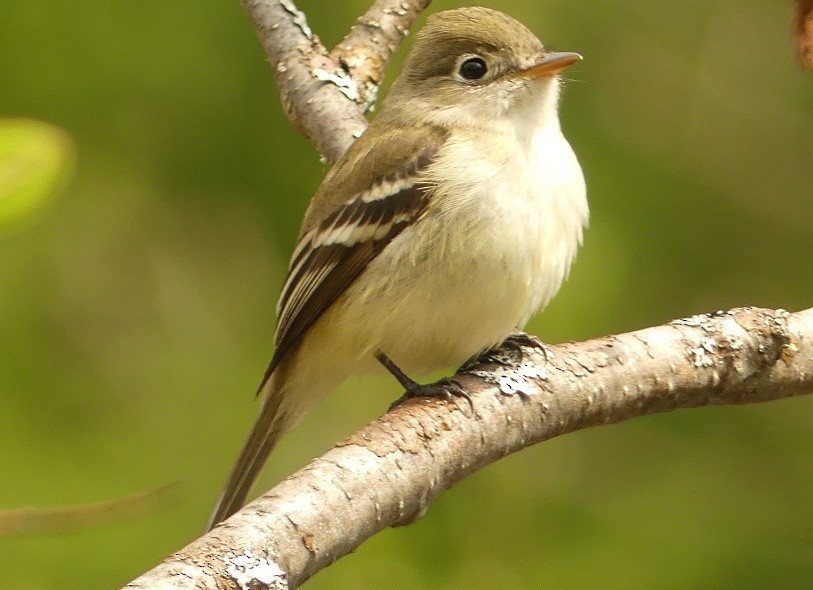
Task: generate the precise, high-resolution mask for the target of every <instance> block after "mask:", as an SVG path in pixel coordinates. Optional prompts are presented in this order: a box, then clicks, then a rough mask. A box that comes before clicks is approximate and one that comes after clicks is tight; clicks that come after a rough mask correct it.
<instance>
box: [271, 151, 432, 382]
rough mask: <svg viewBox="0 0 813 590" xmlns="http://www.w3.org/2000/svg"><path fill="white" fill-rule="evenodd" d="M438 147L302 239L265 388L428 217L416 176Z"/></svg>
mask: <svg viewBox="0 0 813 590" xmlns="http://www.w3.org/2000/svg"><path fill="white" fill-rule="evenodd" d="M435 137H437V136H435ZM362 140H363V137H362V139H360V140H359V141H362ZM440 145H442V141H437V142H428V144H424V145H423V146H421V147H420V148H419V149H417V150H413V151H411V152H407V155H409V158H408V159H407V158H405V161H403V162H401V166H400V167H399V168H398V169H397V170H396V171H389V172H390V173H389V174H387V175H382V176H380V177H378V178H376V179H375V180H374V181H373V182H372V183H371V184H370V185H368V187H366V190H363V191H359V192H357V193H356V194H355V195H353V196H352V197H351V198H350V199H348V200H346V201H345V202H344V203H343V204H341V205H340V206H339V207H338V208H336V209H334V210H333V211H332V212H331V213H329V214H328V215H327V216H325V217H324V219H322V220H321V221H320V222H319V223H318V224H314V226H313V227H312V228H311V229H310V230H309V231H307V232H305V233H304V234H303V235H302V236H301V238H300V243H299V244H298V245H297V248H296V250H295V251H294V255H293V257H292V259H291V266H290V269H289V271H288V278H287V279H286V281H285V285H284V287H283V290H282V295H281V296H280V302H279V306H278V309H279V324H278V326H277V335H276V350H275V351H274V357H273V358H272V359H271V364H270V365H269V367H268V370H267V371H266V374H265V378H264V379H263V385H264V384H265V382H266V381H267V380H268V377H269V376H270V375H271V373H272V372H273V371H274V369H275V368H276V367H277V366H278V365H279V363H280V361H281V360H282V358H283V357H284V356H285V355H286V354H287V353H288V352H290V351H291V350H292V349H293V348H294V347H295V346H296V344H298V343H299V341H300V340H301V338H302V337H303V335H304V334H305V332H306V331H307V330H308V328H310V327H311V326H312V325H313V323H314V322H316V320H317V319H319V317H320V316H321V315H322V313H324V311H325V310H326V309H327V308H328V307H330V305H331V304H333V303H334V302H335V301H336V299H338V298H339V296H340V295H341V294H342V293H343V292H344V291H345V290H346V289H347V287H348V286H349V285H350V284H351V283H352V282H353V281H354V280H355V279H356V278H357V277H358V276H359V275H360V274H361V273H362V272H363V271H364V269H365V268H366V267H367V265H368V264H369V263H370V261H371V260H373V259H374V258H375V257H376V256H377V255H378V254H379V253H380V252H381V251H382V250H383V249H384V248H385V247H386V246H387V245H388V244H389V243H390V242H391V241H392V240H393V239H394V238H395V237H396V236H397V235H398V234H400V233H401V232H402V231H403V230H404V229H406V228H407V227H409V226H410V225H412V224H413V223H415V222H416V221H418V220H419V219H420V218H421V216H422V215H423V214H424V213H425V211H426V209H427V207H428V205H429V194H430V191H431V187H428V186H425V185H422V184H420V183H418V175H419V173H420V172H421V171H422V170H423V169H425V168H426V167H427V166H428V165H429V164H430V163H431V162H432V161H433V159H434V157H435V155H436V154H437V151H438V149H439V148H440ZM323 188H329V187H323ZM320 190H321V189H320ZM260 389H262V385H261V386H260Z"/></svg>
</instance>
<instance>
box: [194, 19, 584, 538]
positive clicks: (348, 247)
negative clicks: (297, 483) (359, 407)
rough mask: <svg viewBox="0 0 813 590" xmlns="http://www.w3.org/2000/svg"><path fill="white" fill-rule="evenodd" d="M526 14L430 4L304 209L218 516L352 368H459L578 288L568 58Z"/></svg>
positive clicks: (580, 217)
mask: <svg viewBox="0 0 813 590" xmlns="http://www.w3.org/2000/svg"><path fill="white" fill-rule="evenodd" d="M580 59H581V56H580V55H579V54H577V53H565V52H558V53H557V52H548V51H546V50H545V48H544V47H543V46H542V43H541V42H540V41H539V39H537V38H536V36H534V34H533V33H532V32H531V31H529V30H528V29H527V28H526V27H525V26H524V25H522V24H521V23H519V22H518V21H516V20H514V19H513V18H511V17H509V16H507V15H505V14H503V13H501V12H497V11H494V10H490V9H487V8H479V7H471V8H461V9H457V10H450V11H446V12H439V13H437V14H435V15H433V16H430V17H429V19H428V20H427V22H426V25H425V26H424V27H423V28H422V29H421V31H420V32H419V33H418V35H417V38H416V40H415V44H414V46H413V48H412V51H411V52H410V54H409V56H408V58H407V60H406V63H405V65H404V68H403V71H402V73H401V75H400V76H399V77H398V78H397V79H396V80H395V82H394V83H393V86H392V90H391V91H390V94H389V96H388V97H387V98H386V100H385V101H384V103H383V105H382V108H381V112H380V114H379V115H378V116H377V117H376V118H375V120H374V121H373V122H372V123H371V124H370V126H369V128H368V129H367V130H366V131H365V132H364V134H363V135H362V136H361V137H359V138H358V140H357V141H356V142H355V143H354V144H353V145H352V146H351V147H350V148H349V149H348V150H347V152H346V153H345V154H344V155H343V156H342V157H341V158H340V159H339V160H338V161H337V162H336V164H335V165H334V166H333V167H332V168H331V170H330V171H329V172H328V173H327V175H326V176H325V179H324V181H323V182H322V184H321V186H320V187H319V189H318V190H317V192H316V194H315V195H314V197H313V200H312V201H311V203H310V206H309V207H308V210H307V212H306V213H305V217H304V220H303V222H302V227H301V230H300V232H299V238H298V241H297V244H296V247H295V248H294V251H293V254H292V256H291V261H290V266H289V270H288V276H287V279H286V281H285V284H284V286H283V288H282V294H281V296H280V299H279V303H278V306H277V313H278V315H279V322H278V325H277V331H276V338H275V344H276V350H275V352H274V355H273V358H272V359H271V364H270V366H269V367H268V370H267V372H266V374H265V378H264V379H263V381H262V384H261V385H260V389H259V393H260V395H261V396H262V409H261V411H260V415H259V417H258V418H257V421H256V423H255V424H254V428H253V429H252V431H251V434H250V435H249V438H248V440H247V441H246V443H245V446H244V447H243V450H242V451H241V453H240V456H239V457H238V459H237V462H236V464H235V465H234V468H233V470H232V472H231V475H230V476H229V479H228V482H227V484H226V487H225V489H224V491H223V494H222V495H221V497H220V499H219V501H218V503H217V505H216V507H215V509H214V512H213V514H212V516H211V519H210V521H209V525H208V528H212V527H213V526H214V525H216V524H217V523H219V522H220V521H222V520H224V519H225V518H227V517H229V516H230V515H231V514H233V513H234V512H236V511H237V510H238V509H240V507H241V506H242V505H243V503H244V502H245V500H246V497H247V496H248V494H249V492H250V491H251V488H252V486H253V485H254V482H255V480H256V479H257V477H258V475H259V473H260V470H261V469H262V467H263V465H264V464H265V461H266V459H267V458H268V455H269V453H270V452H271V450H272V449H273V448H274V445H276V444H277V442H278V441H279V439H280V437H281V436H282V435H283V434H285V432H287V431H288V430H289V429H290V428H291V427H293V426H294V425H295V424H296V423H297V422H298V421H299V420H300V419H301V418H302V417H304V415H305V414H306V413H308V412H309V411H310V410H311V409H312V408H313V406H314V405H315V404H316V403H317V402H319V401H320V400H322V399H323V398H324V397H325V396H326V395H327V394H328V393H330V391H331V390H333V389H334V388H335V387H336V386H337V385H338V384H339V383H341V382H342V381H343V380H344V379H345V378H346V377H348V376H349V375H351V374H359V373H370V372H374V371H376V369H377V368H378V369H380V368H381V365H383V366H384V367H386V368H387V369H388V370H389V371H390V372H391V373H392V374H393V375H394V376H395V377H396V378H397V379H398V380H399V382H400V383H401V384H402V385H404V386H405V387H406V389H407V394H408V395H410V394H412V395H414V394H437V393H438V392H439V391H440V392H441V393H442V392H443V390H444V389H445V390H447V391H448V390H449V389H454V387H453V382H450V381H449V380H447V381H446V382H439V384H436V386H434V388H433V386H422V385H418V384H417V383H416V382H414V381H412V379H411V378H410V377H408V376H407V375H426V374H428V373H430V372H432V371H435V370H438V369H442V368H446V367H450V366H455V365H459V364H460V363H462V362H463V361H465V360H466V359H469V358H471V357H473V356H475V355H476V354H478V353H481V352H483V351H485V350H487V349H489V348H492V347H494V346H496V345H498V344H499V343H501V342H502V341H503V340H504V339H505V338H506V337H508V336H509V335H511V334H512V333H515V332H517V331H518V330H521V329H522V328H523V327H524V326H525V324H526V322H527V321H528V319H529V318H530V317H531V315H532V314H534V313H535V312H536V311H537V310H539V309H540V308H541V307H543V306H544V305H546V304H547V303H548V301H550V299H551V298H552V297H553V295H554V294H555V293H556V291H557V290H558V289H559V287H560V286H561V284H562V282H563V281H564V279H565V278H566V276H567V274H568V271H569V269H570V266H571V263H572V262H573V259H574V257H575V255H576V251H577V249H578V247H579V245H580V244H581V241H582V232H583V229H584V228H585V227H586V225H587V221H588V206H587V200H586V196H585V184H584V177H583V175H582V171H581V167H580V166H579V163H578V161H577V160H576V156H575V155H574V153H573V150H572V149H571V147H570V144H569V143H568V142H567V140H566V139H565V137H564V136H563V135H562V132H561V128H560V126H559V116H558V110H557V109H558V100H559V86H560V80H559V73H560V72H561V71H562V70H564V69H565V68H567V67H568V66H570V65H572V64H574V63H575V62H577V61H578V60H580Z"/></svg>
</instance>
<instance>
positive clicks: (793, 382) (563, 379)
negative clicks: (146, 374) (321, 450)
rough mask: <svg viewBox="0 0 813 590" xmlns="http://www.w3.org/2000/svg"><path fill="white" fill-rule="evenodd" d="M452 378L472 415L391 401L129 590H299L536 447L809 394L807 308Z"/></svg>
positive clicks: (516, 360)
mask: <svg viewBox="0 0 813 590" xmlns="http://www.w3.org/2000/svg"><path fill="white" fill-rule="evenodd" d="M457 378H458V380H459V381H460V382H461V384H462V385H463V387H464V388H465V389H466V391H468V392H469V394H470V395H471V399H472V406H471V407H470V406H469V404H468V403H467V402H466V401H465V400H456V401H442V400H436V399H420V398H417V399H413V400H410V401H408V402H406V403H404V404H402V405H400V406H397V407H396V408H394V409H393V410H391V411H390V412H388V413H387V414H385V415H384V416H382V417H381V418H379V419H377V420H375V421H374V422H372V423H370V424H369V425H367V426H366V427H365V428H363V429H362V430H360V431H359V432H357V433H356V434H354V435H353V436H351V437H350V438H349V439H347V440H345V441H343V442H341V443H339V444H338V445H336V446H335V447H334V448H333V449H331V450H330V451H328V452H327V453H325V454H324V455H323V456H322V457H319V458H317V459H315V460H314V461H312V462H311V463H310V465H308V466H306V467H305V468H303V469H302V470H300V471H298V472H297V473H295V474H293V475H292V476H290V477H289V478H287V479H286V480H285V481H283V482H282V483H280V484H279V485H277V486H276V487H275V488H274V489H272V490H271V491H269V492H268V493H267V494H265V495H264V496H262V497H261V498H258V499H257V500H256V501H254V502H252V503H251V504H249V505H248V506H247V507H245V508H244V509H243V510H241V511H240V512H239V513H237V514H236V515H235V516H233V517H232V518H230V519H229V520H228V521H226V522H225V523H224V524H222V525H221V526H219V527H217V528H216V529H214V530H213V531H211V532H210V533H209V534H207V535H206V536H204V537H202V538H200V539H198V540H197V541H195V542H193V543H192V544H190V545H189V546H187V547H186V548H184V549H182V550H181V551H180V552H178V553H176V554H175V555H173V556H171V557H170V558H168V559H167V560H166V561H165V562H164V563H163V564H161V565H159V566H158V567H156V568H155V569H154V570H152V571H151V572H148V573H147V574H145V575H144V576H143V577H141V578H139V579H138V580H136V581H134V582H133V583H132V584H130V585H129V586H127V587H128V588H131V589H134V588H150V589H154V588H190V589H192V588H195V589H198V590H200V589H203V588H240V587H246V588H247V587H249V586H248V585H244V586H241V585H240V584H248V582H247V580H249V581H250V580H251V576H254V582H252V583H260V585H257V586H251V587H252V588H255V587H256V588H265V587H268V588H284V587H287V586H284V585H272V584H271V582H272V581H274V580H275V581H276V582H278V583H280V584H284V583H285V582H284V579H285V576H287V583H288V584H290V587H297V586H298V585H299V584H301V583H302V582H304V581H305V580H307V579H308V578H309V577H310V576H312V575H313V574H314V573H316V572H318V571H319V570H321V569H322V568H324V567H326V566H328V565H330V564H331V563H333V562H334V561H336V560H337V559H339V558H340V557H342V556H343V555H346V554H347V553H349V552H351V551H353V550H354V549H356V547H358V546H359V545H360V544H361V543H362V542H363V541H364V540H366V539H367V538H369V537H371V536H372V535H374V534H375V533H377V532H378V531H380V530H382V529H384V528H386V527H390V526H397V525H404V524H408V523H410V522H412V521H413V520H415V519H416V518H418V517H420V516H421V515H422V514H423V513H424V512H425V511H426V509H427V507H428V506H429V505H430V504H431V503H432V502H433V501H434V500H435V499H436V498H437V497H438V496H439V495H440V494H441V493H443V492H444V491H445V490H447V489H448V488H450V487H451V486H453V485H454V484H455V483H457V482H458V481H460V480H461V479H463V478H465V477H466V476H468V475H470V474H472V473H474V472H476V471H477V470H479V469H481V468H482V467H484V466H486V465H488V464H489V463H492V462H494V461H496V460H498V459H500V458H502V457H504V456H506V455H508V454H511V453H514V452H516V451H518V450H521V449H523V448H525V447H528V446H531V445H533V444H536V443H538V442H541V441H544V440H548V439H550V438H553V437H556V436H560V435H562V434H566V433H569V432H573V431H576V430H580V429H583V428H588V427H591V426H599V425H602V424H612V423H616V422H621V421H623V420H627V419H630V418H634V417H637V416H645V415H648V414H654V413H657V412H667V411H671V410H676V409H679V408H691V407H699V406H706V405H723V404H745V403H754V402H763V401H769V400H776V399H781V398H785V397H790V396H796V395H802V394H807V393H810V392H812V391H813V308H811V309H808V310H806V311H802V312H799V313H793V314H791V313H788V312H786V311H783V310H776V311H774V310H768V309H758V308H744V309H734V310H732V311H728V312H717V313H714V314H709V315H703V316H694V317H691V318H687V319H682V320H676V321H673V322H670V323H669V324H666V325H663V326H659V327H655V328H647V329H645V330H639V331H637V332H630V333H628V334H621V335H618V336H607V337H604V338H598V339H595V340H590V341H587V342H582V343H570V344H563V345H559V346H551V347H549V348H546V349H545V351H544V352H540V350H538V349H535V348H521V349H519V348H514V347H505V348H503V349H502V350H501V351H499V352H498V353H494V354H491V355H489V356H488V357H487V358H485V359H483V361H482V362H481V363H479V364H478V365H477V366H474V367H470V368H467V370H466V371H464V372H463V373H460V374H459V375H458V377H457ZM472 410H473V411H472ZM235 564H238V565H235ZM240 564H253V565H254V569H253V570H252V572H250V573H248V574H246V573H245V571H244V569H241V568H240ZM273 568H281V569H280V570H279V572H280V575H279V576H278V577H276V578H275V577H274V576H272V575H271V573H273V571H274V569H273ZM281 572H285V574H284V575H283V574H281ZM255 574H256V575H255ZM266 575H267V576H269V577H265V576H266ZM262 583H265V585H262Z"/></svg>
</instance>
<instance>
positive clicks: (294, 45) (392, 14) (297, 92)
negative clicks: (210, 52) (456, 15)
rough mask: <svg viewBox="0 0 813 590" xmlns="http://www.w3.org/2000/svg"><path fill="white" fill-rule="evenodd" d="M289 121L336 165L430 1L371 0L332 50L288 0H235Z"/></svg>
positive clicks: (360, 128) (362, 126) (361, 128)
mask: <svg viewBox="0 0 813 590" xmlns="http://www.w3.org/2000/svg"><path fill="white" fill-rule="evenodd" d="M241 2H242V4H243V7H244V8H245V10H246V12H248V14H249V16H250V17H251V20H252V22H253V23H254V27H255V29H256V30H257V35H258V36H259V38H260V42H261V43H262V46H263V48H264V49H265V53H266V55H267V56H268V59H269V60H270V62H271V66H272V68H273V70H274V74H275V75H276V78H277V86H278V88H279V92H280V98H281V100H282V105H283V107H284V108H285V113H286V114H287V116H288V119H290V121H291V123H292V124H293V125H294V127H296V128H297V129H298V130H299V131H301V132H302V133H304V134H305V135H306V136H307V137H308V138H310V139H311V141H313V142H314V143H315V144H316V149H318V150H319V153H321V154H322V155H323V156H324V157H325V159H326V160H327V161H328V162H334V161H335V160H336V159H337V158H338V157H339V156H340V155H342V154H343V153H344V151H345V150H346V149H347V148H348V146H349V145H350V144H351V143H352V142H353V140H354V139H355V138H357V137H358V136H359V135H361V133H362V132H363V131H364V129H366V128H367V120H366V119H365V118H364V114H363V113H364V112H366V111H367V110H369V109H370V108H371V107H372V105H373V103H374V102H375V99H376V96H377V94H378V87H379V85H380V84H381V80H382V79H383V77H384V69H385V68H386V65H387V62H388V61H389V59H390V57H391V56H392V53H393V52H394V51H395V49H396V48H397V47H398V45H399V43H400V42H401V40H402V39H403V38H404V36H406V34H407V31H408V30H409V27H410V25H411V24H412V22H413V21H414V20H415V18H416V17H417V16H418V14H419V13H420V11H421V10H422V9H423V8H425V7H426V6H427V5H428V4H429V2H430V0H377V1H376V2H375V3H374V4H373V6H372V7H371V8H370V9H369V10H368V11H367V12H366V13H365V14H364V16H362V17H361V18H360V19H359V20H358V22H357V23H356V24H355V25H354V26H353V28H352V29H351V30H350V34H348V36H347V37H346V38H345V39H344V41H342V42H341V43H340V44H339V45H338V46H337V47H336V48H335V49H334V50H333V52H332V53H330V54H328V52H327V49H325V47H324V45H322V43H321V41H319V38H318V37H317V36H316V35H314V34H313V31H311V29H310V27H309V26H308V22H307V19H306V17H305V14H304V13H303V12H301V11H300V10H299V9H297V7H296V6H295V5H294V3H293V1H292V0H241Z"/></svg>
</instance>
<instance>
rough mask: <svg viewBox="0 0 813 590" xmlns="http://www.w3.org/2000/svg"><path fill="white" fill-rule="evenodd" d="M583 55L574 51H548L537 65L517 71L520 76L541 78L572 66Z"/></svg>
mask: <svg viewBox="0 0 813 590" xmlns="http://www.w3.org/2000/svg"><path fill="white" fill-rule="evenodd" d="M581 60H582V56H581V55H579V54H578V53H573V52H572V51H561V52H558V53H546V54H545V56H544V57H543V58H542V59H541V60H540V61H539V62H537V64H536V65H535V66H532V67H530V68H528V69H527V70H522V71H520V72H517V74H516V75H517V76H518V77H522V78H539V77H542V76H555V75H556V74H558V73H559V72H561V71H562V70H564V69H565V68H568V67H570V66H572V65H573V64H574V63H576V62H577V61H581Z"/></svg>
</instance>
